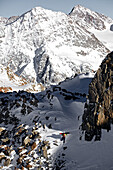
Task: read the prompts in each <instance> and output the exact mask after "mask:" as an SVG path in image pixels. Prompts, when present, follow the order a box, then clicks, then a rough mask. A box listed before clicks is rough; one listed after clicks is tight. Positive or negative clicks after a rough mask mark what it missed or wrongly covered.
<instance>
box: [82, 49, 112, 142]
mask: <svg viewBox="0 0 113 170" xmlns="http://www.w3.org/2000/svg"><path fill="white" fill-rule="evenodd" d="M112 119H113V52H111V53H110V54H108V55H107V57H106V58H105V59H104V60H103V62H102V64H101V65H100V68H99V69H98V71H97V73H96V75H95V77H94V78H93V80H92V82H91V83H90V85H89V96H88V99H87V102H86V104H85V109H84V114H83V124H82V128H83V130H85V139H86V140H91V139H92V138H93V136H94V135H95V136H96V138H95V139H99V140H100V138H101V128H105V129H107V130H110V128H111V127H110V126H111V122H112Z"/></svg>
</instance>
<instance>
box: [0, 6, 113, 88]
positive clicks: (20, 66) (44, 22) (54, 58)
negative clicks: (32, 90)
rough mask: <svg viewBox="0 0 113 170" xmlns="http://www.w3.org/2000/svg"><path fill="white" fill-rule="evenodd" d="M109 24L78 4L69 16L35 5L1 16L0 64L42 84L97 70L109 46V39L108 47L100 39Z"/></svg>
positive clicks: (108, 19)
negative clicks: (18, 14)
mask: <svg viewBox="0 0 113 170" xmlns="http://www.w3.org/2000/svg"><path fill="white" fill-rule="evenodd" d="M112 23H113V20H112V19H110V18H108V17H105V16H104V15H101V14H98V13H95V12H93V11H91V10H89V9H87V8H84V7H81V6H76V7H74V8H73V10H72V11H71V13H70V14H69V15H66V14H64V13H61V12H53V11H50V10H46V9H43V8H41V7H36V8H33V9H32V10H30V11H28V12H26V13H25V14H23V15H21V16H20V17H11V18H9V19H7V18H2V17H1V18H0V63H1V64H2V65H3V66H5V67H9V68H10V69H11V70H12V71H13V72H14V73H15V74H17V75H18V76H20V75H21V76H22V77H24V78H25V79H27V80H29V81H30V82H33V81H35V82H38V83H43V84H45V85H48V84H57V83H59V82H61V81H63V80H65V79H66V78H67V77H74V76H75V74H76V73H83V72H88V71H92V70H97V69H98V66H99V65H100V63H101V61H102V59H103V58H104V57H105V56H106V54H107V53H108V52H109V51H110V50H111V48H112V40H111V41H110V42H109V45H110V47H111V48H109V45H108V44H107V43H108V42H107V41H106V40H105V39H104V38H103V39H101V37H103V35H105V34H106V33H105V31H107V30H108V32H109V31H110V29H109V27H110V25H111V24H112ZM95 32H96V33H95ZM108 32H107V33H108ZM99 33H101V37H99V36H98V35H99ZM110 35H111V32H110ZM111 36H113V35H111ZM98 37H99V38H98Z"/></svg>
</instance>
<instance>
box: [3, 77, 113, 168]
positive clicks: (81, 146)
mask: <svg viewBox="0 0 113 170" xmlns="http://www.w3.org/2000/svg"><path fill="white" fill-rule="evenodd" d="M93 76H94V75H92V74H81V75H80V76H76V77H75V78H74V79H73V80H70V79H68V80H66V81H64V82H62V83H61V84H60V85H58V86H52V87H51V88H49V89H47V90H46V91H43V92H41V93H38V94H35V95H34V94H30V93H26V92H19V93H10V94H8V93H7V94H0V102H1V101H3V100H1V99H2V98H4V102H6V100H7V99H9V101H10V102H9V103H8V105H7V104H6V103H5V105H3V104H2V105H1V106H0V109H1V110H2V114H3V115H5V113H6V111H5V110H6V108H7V107H6V106H8V110H9V115H10V118H9V120H11V117H12V116H13V117H15V120H13V122H12V121H11V122H10V121H8V123H6V122H7V120H8V118H6V119H5V120H4V119H1V127H5V128H6V129H7V130H8V131H10V132H11V133H8V134H9V136H8V137H9V138H10V140H11V141H12V140H13V138H14V139H15V142H14V144H13V142H12V144H11V142H10V143H9V144H6V145H7V146H12V147H13V150H14V151H13V153H11V155H12V156H11V157H9V158H10V159H11V164H10V165H8V166H4V165H3V162H2V166H3V168H2V169H12V168H13V167H16V168H17V167H18V168H19V169H21V167H22V166H23V167H27V165H28V163H27V162H28V161H29V165H31V166H32V167H31V168H30V169H35V168H38V167H39V166H40V165H41V168H43V169H45V170H46V169H47V168H49V169H50V170H51V169H58V168H59V169H62V170H64V169H66V170H68V169H72V170H106V169H109V170H111V169H112V168H113V165H112V154H113V149H112V148H113V142H112V130H113V129H111V131H110V132H109V133H107V132H106V131H105V130H103V131H102V138H101V140H100V141H94V139H93V140H92V141H91V142H87V141H85V140H84V134H83V133H82V131H81V129H80V125H81V123H82V115H83V112H84V103H85V101H86V94H88V84H89V83H90V82H91V80H92V77H93ZM20 99H21V100H20ZM26 99H27V100H26ZM11 101H12V102H11ZM16 102H17V103H18V104H17V103H16ZM19 104H20V106H19ZM23 105H24V107H23ZM25 106H26V107H25ZM28 106H29V107H31V108H32V109H31V111H30V112H28V110H27V108H28ZM23 108H26V109H25V110H26V111H25V110H24V114H22V113H23V112H22V109H23ZM3 115H2V117H1V118H3ZM17 119H18V121H17ZM15 123H16V124H15ZM19 125H20V127H23V128H24V129H26V130H27V131H26V132H24V133H22V134H20V135H19V137H15V135H14V134H17V133H19V131H18V129H20V127H19ZM21 130H22V129H21ZM33 130H34V131H33ZM20 132H21V131H20ZM34 132H35V133H36V132H38V133H40V136H41V138H40V140H41V142H42V143H43V141H48V142H49V146H50V149H48V150H47V154H48V159H46V158H44V157H43V152H42V155H40V152H38V148H40V149H41V147H40V145H42V144H39V140H38V138H34V139H33V141H34V142H36V148H34V149H33V151H30V147H32V148H33V145H32V140H31V142H30V143H31V145H30V146H26V149H23V150H22V151H21V149H22V147H24V145H22V143H21V140H22V138H24V136H25V137H26V136H29V137H30V135H31V134H33V133H34ZM60 132H70V134H68V135H67V136H66V143H65V144H63V143H62V141H61V140H60V139H61V136H60V134H59V133H60ZM0 144H3V143H1V140H0ZM0 146H1V145H0ZM2 147H3V146H2ZM42 147H43V145H42ZM17 148H19V153H18V152H17ZM28 151H30V153H29V152H28ZM28 153H29V154H28ZM1 154H2V153H1ZM21 155H23V156H25V157H23V163H22V166H21V163H19V164H17V160H18V158H19V157H20V158H21ZM37 158H38V159H37ZM27 160H28V161H27ZM39 161H40V162H41V164H39ZM47 162H48V163H47ZM0 165H1V164H0ZM25 169H27V168H25Z"/></svg>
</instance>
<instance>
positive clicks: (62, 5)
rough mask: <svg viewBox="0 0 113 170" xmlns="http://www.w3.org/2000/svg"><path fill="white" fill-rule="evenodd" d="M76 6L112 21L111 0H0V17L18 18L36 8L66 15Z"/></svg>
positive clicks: (112, 1) (112, 0)
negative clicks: (102, 15)
mask: <svg viewBox="0 0 113 170" xmlns="http://www.w3.org/2000/svg"><path fill="white" fill-rule="evenodd" d="M78 4H79V5H82V6H84V7H86V8H89V9H91V10H93V11H95V12H99V13H101V14H104V15H106V16H109V17H111V18H112V19H113V0H0V16H3V17H11V16H20V15H22V14H23V13H25V12H27V11H29V10H31V9H32V8H34V7H37V6H40V7H43V8H45V9H51V10H53V11H61V12H64V13H66V14H68V13H69V12H70V11H71V10H72V8H73V7H74V6H76V5H78Z"/></svg>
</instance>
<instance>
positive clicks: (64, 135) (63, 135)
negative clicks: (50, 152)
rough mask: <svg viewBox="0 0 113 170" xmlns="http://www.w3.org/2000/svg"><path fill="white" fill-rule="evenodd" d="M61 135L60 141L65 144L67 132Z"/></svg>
mask: <svg viewBox="0 0 113 170" xmlns="http://www.w3.org/2000/svg"><path fill="white" fill-rule="evenodd" d="M60 134H61V135H62V138H61V141H63V143H65V138H66V135H67V134H69V132H67V133H66V132H65V133H60Z"/></svg>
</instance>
